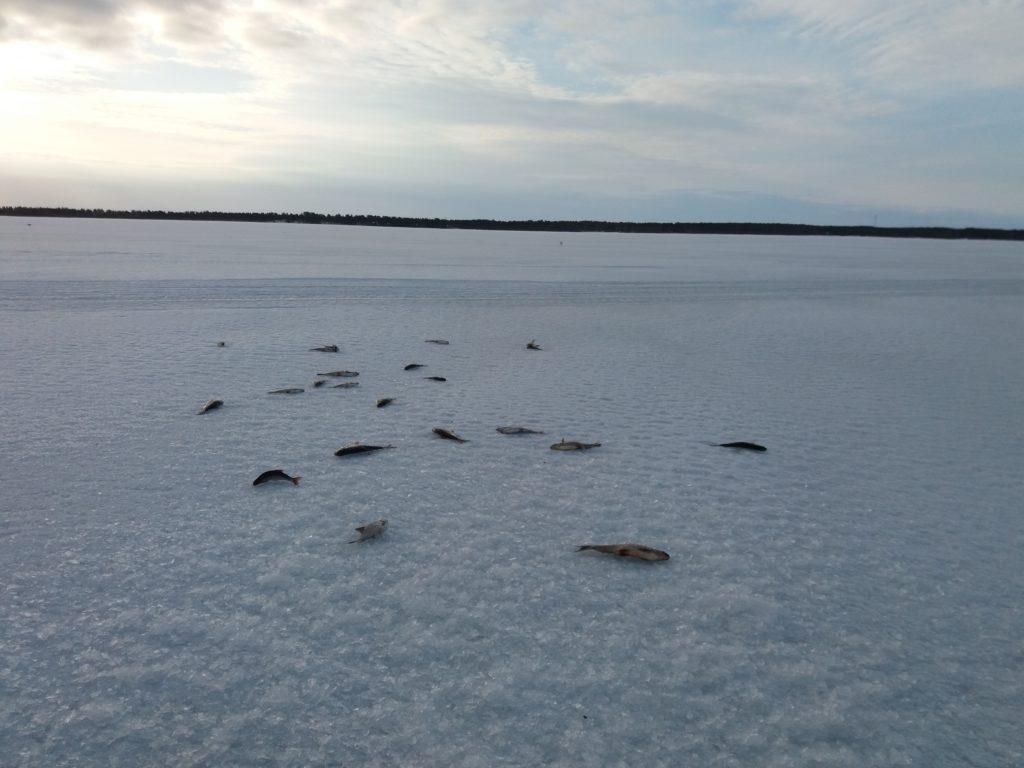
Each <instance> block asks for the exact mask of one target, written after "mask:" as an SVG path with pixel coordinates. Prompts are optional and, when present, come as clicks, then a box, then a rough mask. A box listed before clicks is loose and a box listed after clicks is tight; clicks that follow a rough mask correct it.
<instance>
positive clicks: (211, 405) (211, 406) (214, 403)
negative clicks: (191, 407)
mask: <svg viewBox="0 0 1024 768" xmlns="http://www.w3.org/2000/svg"><path fill="white" fill-rule="evenodd" d="M222 405H224V401H223V400H210V401H209V402H208V403H207V404H206V405H204V406H203V407H202V408H200V409H199V413H209V412H210V411H215V410H217V409H218V408H220V407H221V406H222Z"/></svg>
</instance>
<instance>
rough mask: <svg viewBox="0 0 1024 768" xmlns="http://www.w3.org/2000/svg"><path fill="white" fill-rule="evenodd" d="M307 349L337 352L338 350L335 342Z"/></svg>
mask: <svg viewBox="0 0 1024 768" xmlns="http://www.w3.org/2000/svg"><path fill="white" fill-rule="evenodd" d="M309 351H310V352H337V351H338V345H337V344H328V345H327V346H325V347H313V348H312V349H311V350H309Z"/></svg>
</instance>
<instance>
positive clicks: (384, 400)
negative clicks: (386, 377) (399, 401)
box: [377, 397, 395, 408]
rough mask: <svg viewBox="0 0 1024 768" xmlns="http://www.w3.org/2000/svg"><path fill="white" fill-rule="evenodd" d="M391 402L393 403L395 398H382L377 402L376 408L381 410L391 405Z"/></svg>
mask: <svg viewBox="0 0 1024 768" xmlns="http://www.w3.org/2000/svg"><path fill="white" fill-rule="evenodd" d="M393 402H395V398H393V397H382V398H381V399H380V400H378V401H377V407H378V408H383V407H384V406H385V405H391V403H393Z"/></svg>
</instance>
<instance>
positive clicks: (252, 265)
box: [0, 218, 1024, 768]
mask: <svg viewBox="0 0 1024 768" xmlns="http://www.w3.org/2000/svg"><path fill="white" fill-rule="evenodd" d="M29 224H31V226H28V225H29ZM1022 298H1024V248H1022V246H1021V244H1019V243H1018V244H1015V243H983V242H967V241H924V240H909V241H899V240H877V239H822V238H767V237H766V238H760V237H725V236H718V237H696V236H679V235H664V236H661V235H633V236H625V235H601V234H571V233H501V232H492V233H485V232H467V231H447V230H442V231H429V230H389V229H374V228H348V227H316V226H297V225H273V224H215V223H200V222H166V223H161V222H124V221H120V222H113V221H93V220H61V219H12V218H0V345H2V346H0V360H2V367H0V408H2V413H3V420H2V425H3V440H2V443H0V458H2V461H3V471H4V483H3V486H2V488H3V490H2V493H0V499H2V509H0V563H2V566H3V571H2V572H3V580H2V591H0V647H2V649H3V652H2V654H0V765H3V766H12V767H14V766H16V767H18V768H23V767H26V768H27V767H29V766H32V767H35V766H47V767H54V768H56V767H58V766H76V767H77V766H164V765H174V766H263V765H266V766H314V765H316V766H395V765H422V766H481V767H484V766H500V765H508V766H535V765H556V766H641V765H642V766H684V765H692V766H699V765H707V766H765V767H774V766H850V767H854V766H856V767H857V768H861V767H862V766H900V765H910V766H929V767H930V768H941V767H942V766H950V767H952V766H958V767H959V766H963V765H975V766H1014V765H1020V764H1022V762H1024V736H1022V731H1021V729H1020V721H1021V718H1022V716H1024V615H1022V607H1021V606H1022V596H1024V589H1022V588H1024V549H1022V546H1024V515H1022V513H1021V509H1022V507H1021V498H1022V497H1024V439H1022V425H1024V418H1022V417H1024V344H1022V341H1021V340H1022V339H1024V303H1022ZM434 338H441V339H448V340H450V342H451V343H450V344H449V345H447V346H442V345H436V344H428V343H425V340H426V339H434ZM531 339H536V340H537V341H538V342H539V343H540V345H541V346H542V347H543V351H539V352H537V351H529V350H527V349H526V348H525V345H526V343H527V342H528V341H530V340H531ZM220 340H223V341H225V342H226V346H224V347H217V346H216V342H218V341H220ZM332 343H336V344H338V345H339V347H340V349H341V351H340V352H339V353H337V354H330V353H321V352H312V351H309V350H310V348H312V347H316V346H321V345H324V344H332ZM414 362H415V363H422V364H424V365H425V367H424V368H421V369H418V370H410V371H406V370H404V366H405V365H406V364H408V363H414ZM336 369H351V370H356V371H359V373H360V376H359V378H358V381H359V386H358V387H355V388H352V389H332V388H331V387H330V386H329V385H325V386H324V387H321V388H318V389H313V388H312V387H311V382H312V381H313V380H314V379H315V378H316V374H317V373H320V372H325V371H330V370H336ZM430 375H440V376H444V377H446V378H447V381H446V382H436V381H431V380H428V379H426V378H425V377H427V376H430ZM340 381H346V379H336V380H332V381H331V382H329V384H332V383H336V382H340ZM286 387H303V388H305V390H306V391H305V392H303V393H302V394H299V395H294V396H287V395H270V394H267V393H268V392H270V391H271V390H274V389H280V388H286ZM381 397H393V398H394V402H393V403H392V404H391V405H390V406H389V407H387V408H376V407H374V406H375V403H376V401H377V400H378V399H379V398H381ZM211 398H219V399H222V400H223V401H224V406H223V407H222V408H220V409H218V410H215V411H212V412H210V413H207V414H203V415H197V411H198V410H199V409H200V407H201V406H202V405H203V404H204V403H206V402H207V401H208V400H210V399H211ZM506 425H521V426H526V427H531V428H533V429H538V430H543V431H544V432H545V434H544V435H515V436H507V435H502V434H498V433H497V432H496V431H495V428H496V427H499V426H506ZM434 427H444V428H447V429H450V430H452V431H454V432H455V433H457V434H459V435H461V436H462V437H464V438H466V439H467V440H468V442H466V443H464V444H458V443H454V442H451V441H447V440H441V439H439V438H438V437H436V436H435V435H434V434H432V432H431V430H432V429H433V428H434ZM561 438H565V439H567V440H579V441H583V442H600V443H602V446H601V447H600V448H596V449H593V450H590V451H586V452H565V453H562V452H556V451H552V450H550V449H549V445H550V444H552V443H554V442H556V441H558V440H559V439H561ZM735 440H751V441H755V442H758V443H761V444H764V445H766V446H767V447H768V451H767V452H766V453H764V454H754V453H749V452H743V451H734V450H729V449H725V448H719V447H716V446H715V445H714V444H715V443H720V442H728V441H735ZM355 441H362V442H364V443H371V444H376V445H394V446H395V447H394V449H392V450H386V451H379V452H376V453H371V454H366V455H358V456H349V457H343V458H338V457H335V456H334V451H335V450H337V449H338V448H341V447H343V446H346V445H349V444H351V443H353V442H355ZM272 468H281V469H283V470H284V471H285V472H287V473H289V474H292V475H301V476H302V478H303V479H302V481H301V482H300V484H299V485H298V486H297V487H296V486H293V485H291V484H290V483H272V484H268V485H264V486H260V487H253V486H252V480H253V479H254V478H255V477H256V476H257V475H258V474H259V473H260V472H262V471H264V470H267V469H272ZM381 518H386V519H387V520H388V521H389V526H388V529H387V530H386V532H384V533H383V534H382V535H381V536H379V537H376V538H374V539H371V540H368V541H366V542H363V543H360V544H358V545H357V544H351V545H350V544H348V543H347V542H348V541H350V540H351V539H353V538H355V536H356V534H355V528H356V527H357V526H360V525H364V524H366V523H369V522H371V521H374V520H378V519H381ZM630 541H635V542H639V543H642V544H646V545H649V546H652V547H657V548H659V549H664V550H667V551H668V552H669V553H670V554H671V556H672V557H671V560H669V561H667V562H658V563H647V562H641V561H637V560H632V559H625V558H623V559H620V558H616V557H613V556H608V555H600V554H595V553H593V552H580V553H577V552H576V551H575V549H576V546H577V545H580V544H589V543H598V544H607V543H621V542H630Z"/></svg>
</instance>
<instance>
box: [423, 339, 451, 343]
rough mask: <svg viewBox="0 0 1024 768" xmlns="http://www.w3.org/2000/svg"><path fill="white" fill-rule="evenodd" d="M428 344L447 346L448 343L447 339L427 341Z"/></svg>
mask: <svg viewBox="0 0 1024 768" xmlns="http://www.w3.org/2000/svg"><path fill="white" fill-rule="evenodd" d="M426 341H427V344H447V343H448V341H447V340H445V339H427V340H426Z"/></svg>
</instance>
